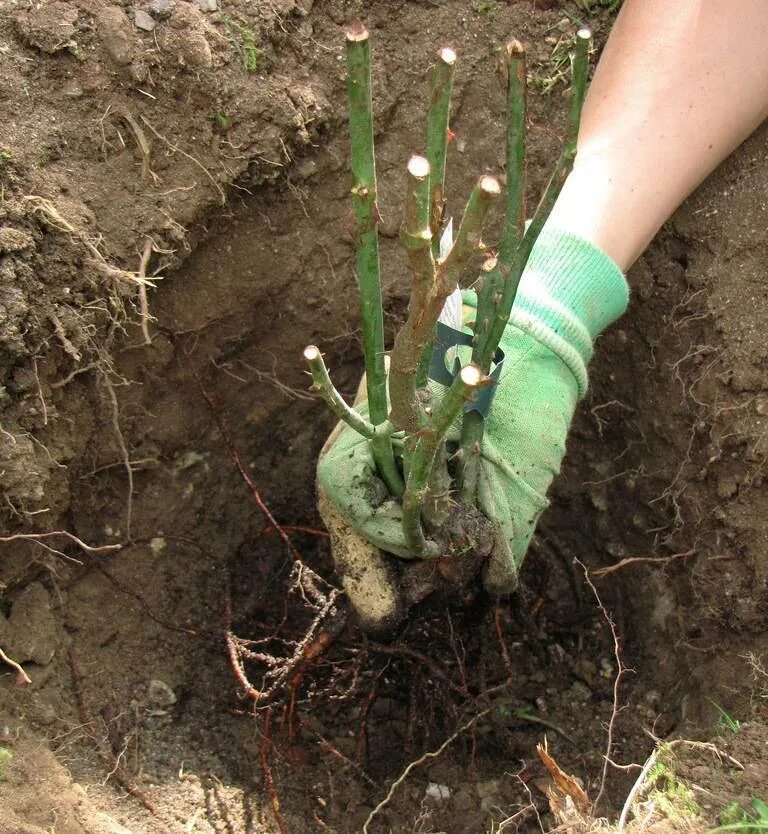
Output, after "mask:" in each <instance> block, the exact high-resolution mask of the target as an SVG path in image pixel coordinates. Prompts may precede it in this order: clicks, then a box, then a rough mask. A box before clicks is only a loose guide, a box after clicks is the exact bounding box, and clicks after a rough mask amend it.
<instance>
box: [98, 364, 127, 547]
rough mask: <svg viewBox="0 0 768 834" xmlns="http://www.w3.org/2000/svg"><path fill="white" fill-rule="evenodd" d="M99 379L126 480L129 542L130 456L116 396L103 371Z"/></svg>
mask: <svg viewBox="0 0 768 834" xmlns="http://www.w3.org/2000/svg"><path fill="white" fill-rule="evenodd" d="M101 377H102V381H103V382H104V387H105V388H106V389H107V394H108V396H109V402H110V404H111V405H112V427H113V429H114V431H115V439H116V440H117V445H118V446H119V448H120V453H121V454H122V457H123V467H124V468H125V474H126V477H127V479H128V494H127V496H126V501H125V538H126V539H127V540H128V541H130V540H131V523H132V521H133V465H132V464H131V456H130V454H129V452H128V446H127V445H126V442H125V437H124V436H123V431H122V429H121V428H120V408H119V406H118V402H117V394H115V389H114V387H113V385H112V383H111V382H110V379H109V377H108V376H107V374H106V372H105V371H104V370H102V371H101Z"/></svg>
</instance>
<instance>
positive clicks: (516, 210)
mask: <svg viewBox="0 0 768 834" xmlns="http://www.w3.org/2000/svg"><path fill="white" fill-rule="evenodd" d="M505 56H506V64H507V135H506V143H505V145H506V153H505V161H506V172H507V201H506V213H505V216H504V235H503V238H502V242H501V250H500V252H499V257H500V259H501V261H502V263H506V262H508V261H509V257H510V254H511V252H512V251H513V250H514V249H515V248H517V246H518V245H519V243H520V241H521V239H522V237H523V233H524V232H525V118H526V102H525V78H526V75H525V72H526V59H525V47H524V46H523V45H522V44H521V43H520V41H517V40H511V41H509V42H508V43H507V44H506V47H505Z"/></svg>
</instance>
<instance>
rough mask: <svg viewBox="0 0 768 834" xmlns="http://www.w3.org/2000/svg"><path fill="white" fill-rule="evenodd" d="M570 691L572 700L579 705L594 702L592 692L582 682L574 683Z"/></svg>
mask: <svg viewBox="0 0 768 834" xmlns="http://www.w3.org/2000/svg"><path fill="white" fill-rule="evenodd" d="M568 691H569V693H570V695H571V698H572V699H573V700H574V701H576V702H577V703H579V704H584V703H586V702H587V701H591V700H592V690H591V689H590V688H589V687H588V686H587V685H586V684H585V683H583V682H582V681H574V682H573V683H572V684H571V688H570V689H569V690H568Z"/></svg>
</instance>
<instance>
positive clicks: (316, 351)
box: [304, 345, 320, 362]
mask: <svg viewBox="0 0 768 834" xmlns="http://www.w3.org/2000/svg"><path fill="white" fill-rule="evenodd" d="M319 356H320V348H319V347H318V346H317V345H307V346H306V347H305V348H304V358H305V359H306V360H307V362H314V361H315V360H316V359H318V358H319Z"/></svg>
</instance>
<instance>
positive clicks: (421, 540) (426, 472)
mask: <svg viewBox="0 0 768 834" xmlns="http://www.w3.org/2000/svg"><path fill="white" fill-rule="evenodd" d="M484 381H485V380H484V377H483V374H482V373H481V372H480V369H479V368H478V367H477V366H476V365H474V364H470V365H465V366H464V367H463V368H462V369H461V373H460V374H459V375H458V376H457V377H456V379H455V380H454V381H453V384H452V385H451V387H450V388H449V389H448V391H447V392H446V394H445V396H444V397H443V399H442V401H441V402H440V403H439V405H437V406H436V408H435V410H434V412H433V414H432V418H431V420H430V422H429V425H428V426H426V427H425V428H423V429H422V430H421V431H420V432H419V440H418V443H417V445H416V450H415V451H414V453H413V456H412V458H411V470H410V473H409V475H408V483H407V484H406V487H405V495H404V496H403V535H404V536H405V541H406V544H407V545H408V549H409V550H410V551H411V552H412V553H413V555H414V556H420V557H422V558H427V559H430V558H436V557H437V556H439V555H440V548H439V547H438V545H437V544H436V543H435V542H433V541H429V540H427V539H426V538H425V536H424V531H423V529H422V526H421V510H422V506H423V504H424V501H425V499H426V496H427V489H428V484H429V479H430V476H431V474H432V468H433V463H434V459H435V455H436V453H437V452H438V450H439V449H440V448H441V447H442V444H443V443H444V440H445V435H446V432H447V431H448V429H449V428H450V426H451V424H452V423H453V421H454V420H455V419H456V416H457V415H458V413H459V412H460V411H461V409H462V407H463V405H464V403H465V402H466V401H467V400H468V399H470V398H471V397H472V395H473V393H474V392H475V391H476V390H477V388H478V386H480V385H482V384H483V383H484Z"/></svg>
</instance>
